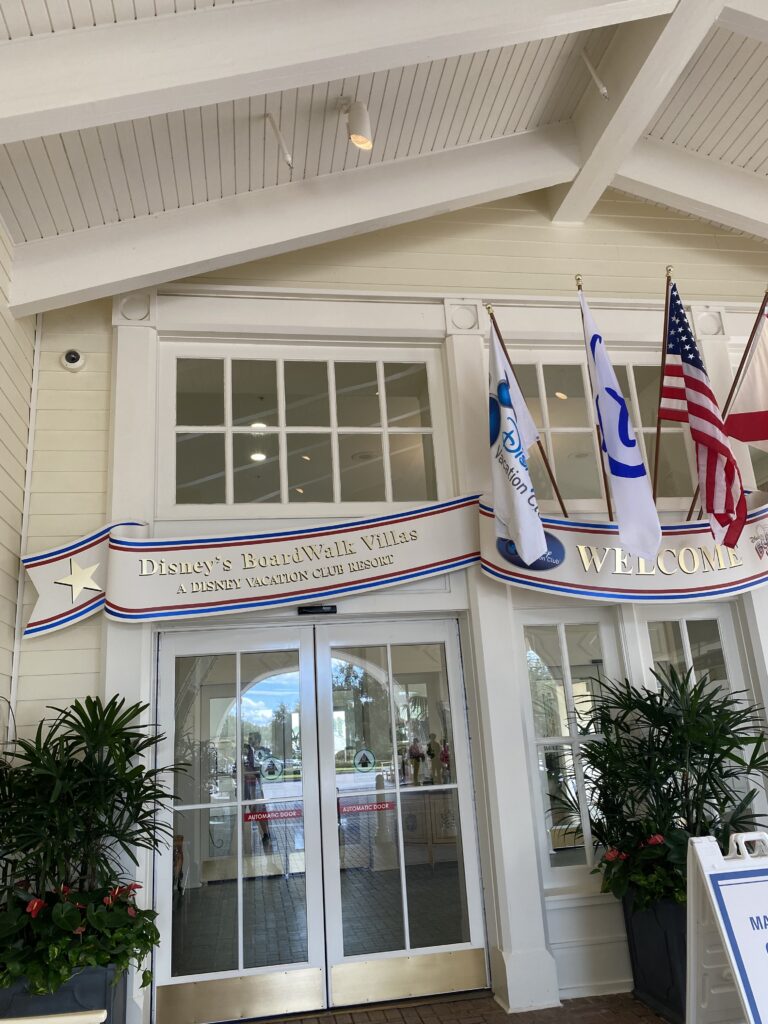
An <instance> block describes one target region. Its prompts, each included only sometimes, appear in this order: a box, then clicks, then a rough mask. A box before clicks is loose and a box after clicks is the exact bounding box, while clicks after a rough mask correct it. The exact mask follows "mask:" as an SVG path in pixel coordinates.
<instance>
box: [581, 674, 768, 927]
mask: <svg viewBox="0 0 768 1024" xmlns="http://www.w3.org/2000/svg"><path fill="white" fill-rule="evenodd" d="M653 674H654V676H655V677H656V680H657V682H658V689H648V688H645V687H643V688H640V689H638V688H636V687H633V686H631V685H630V683H629V682H628V681H627V680H624V681H623V682H615V681H614V682H612V681H608V682H606V681H605V680H603V681H601V683H600V685H599V687H595V694H594V695H590V698H589V701H590V705H591V706H590V707H589V709H588V712H587V714H586V716H585V717H586V721H585V723H584V727H583V731H584V733H586V734H593V735H595V736H596V737H599V738H595V739H594V740H592V741H590V742H587V743H585V744H584V745H583V747H582V760H583V768H584V778H585V783H586V788H587V793H588V795H589V804H590V806H589V817H590V823H591V827H592V834H593V837H594V840H595V844H596V846H597V847H599V848H602V850H603V851H604V852H603V854H602V858H601V860H600V862H599V864H598V867H597V868H596V870H597V871H599V872H601V873H602V876H603V878H602V891H603V892H611V893H613V895H614V896H616V897H618V898H621V897H623V896H624V895H625V894H626V893H628V892H631V894H632V896H633V900H634V905H635V907H637V908H638V909H641V908H643V907H647V906H649V905H650V904H652V903H654V902H656V901H657V900H662V899H671V900H674V901H676V902H678V903H684V902H685V899H686V862H687V848H688V840H689V839H690V838H691V837H692V836H714V837H715V838H716V839H717V841H718V843H719V845H720V847H721V849H722V850H723V851H724V852H725V851H727V848H728V843H729V840H730V837H731V835H732V834H733V833H734V832H745V831H752V830H754V829H755V828H757V827H760V825H761V815H760V814H758V813H757V812H756V811H755V809H754V802H755V798H756V797H757V794H758V790H757V788H755V786H754V782H755V780H756V779H757V778H758V777H760V776H764V775H765V773H766V771H767V770H768V752H767V751H766V749H765V736H764V732H763V728H762V720H761V709H760V708H759V707H758V706H756V705H754V704H751V703H749V702H748V701H747V700H746V695H745V694H744V693H733V692H731V691H729V690H728V689H726V688H725V687H723V686H719V685H715V684H712V683H710V681H709V677H708V675H706V674H704V675H702V676H701V677H700V678H699V679H696V678H695V677H694V675H693V672H692V670H690V669H689V670H688V671H687V672H686V673H685V674H684V675H681V674H680V673H679V672H677V671H676V670H675V669H674V668H673V667H671V668H669V669H668V670H666V671H659V672H654V673H653Z"/></svg>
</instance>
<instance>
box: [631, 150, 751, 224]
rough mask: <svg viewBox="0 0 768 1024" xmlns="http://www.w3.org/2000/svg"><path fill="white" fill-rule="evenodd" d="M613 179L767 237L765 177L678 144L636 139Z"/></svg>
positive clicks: (649, 196)
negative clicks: (709, 157) (634, 144)
mask: <svg viewBox="0 0 768 1024" xmlns="http://www.w3.org/2000/svg"><path fill="white" fill-rule="evenodd" d="M613 184H614V186H615V187H616V188H620V189H623V190H624V191H625V192H630V193H632V194H633V195H636V196H640V198H642V199H650V200H651V201H652V202H655V203H663V204H664V205H665V206H671V207H673V208H675V209H677V210H682V211H683V212H684V213H690V214H693V215H694V216H695V217H703V218H705V219H706V220H710V221H715V223H717V224H723V225H725V226H726V227H729V228H735V229H736V230H738V231H746V232H748V233H749V234H751V235H757V236H759V237H760V238H768V181H766V180H765V179H764V178H760V177H758V176H757V175H756V174H750V172H749V171H743V170H741V169H740V168H737V167H726V166H724V165H723V164H721V163H717V162H716V161H714V160H709V159H708V158H707V157H703V156H699V155H698V154H696V153H690V152H688V151H687V150H685V149H683V148H682V147H681V146H674V145H672V144H670V143H667V142H657V141H656V140H654V139H643V140H641V141H640V142H639V143H638V144H637V145H636V146H635V148H634V149H633V151H632V153H631V154H630V156H629V157H628V158H627V160H626V161H625V162H624V164H623V165H622V167H621V170H620V172H619V174H618V175H617V176H616V177H615V178H614V180H613Z"/></svg>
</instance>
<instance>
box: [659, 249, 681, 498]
mask: <svg viewBox="0 0 768 1024" xmlns="http://www.w3.org/2000/svg"><path fill="white" fill-rule="evenodd" d="M673 270H674V267H667V290H666V293H665V295H664V325H663V327H662V329H661V369H660V372H659V402H658V405H657V406H656V448H655V450H654V453H653V500H654V502H655V501H656V490H657V487H658V482H659V452H660V451H661V419H660V417H659V410H660V409H661V395H662V390H663V388H664V370H665V368H666V365H667V333H668V331H667V328H668V326H669V293H670V292H671V290H672V271H673ZM689 518H690V517H689Z"/></svg>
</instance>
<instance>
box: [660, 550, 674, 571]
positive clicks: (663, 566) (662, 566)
mask: <svg viewBox="0 0 768 1024" xmlns="http://www.w3.org/2000/svg"><path fill="white" fill-rule="evenodd" d="M667 554H669V555H672V557H673V558H674V556H675V552H674V551H673V550H672V548H662V549H661V551H660V552H659V553H658V555H656V566H657V568H658V570H659V572H663V573H664V575H665V576H674V574H675V570H674V569H668V568H667V564H666V562H665V561H664V555H667Z"/></svg>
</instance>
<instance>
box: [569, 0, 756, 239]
mask: <svg viewBox="0 0 768 1024" xmlns="http://www.w3.org/2000/svg"><path fill="white" fill-rule="evenodd" d="M762 2H765V0H762ZM722 7H723V0H680V2H679V3H678V5H677V7H676V8H675V11H674V13H673V14H672V15H671V16H670V17H669V18H663V17H661V18H654V19H652V20H649V21H646V22H641V23H640V24H637V25H624V26H622V27H621V28H620V29H619V30H618V32H617V33H616V37H615V38H614V40H613V43H612V44H611V46H610V48H609V50H608V52H607V54H606V55H605V57H604V59H603V60H602V61H601V63H600V67H599V69H598V70H599V75H600V78H601V79H602V80H603V82H604V83H605V85H606V86H607V87H608V94H609V99H608V100H607V101H606V100H604V99H603V98H602V97H601V96H600V94H599V93H598V91H597V89H592V88H589V89H588V90H587V92H586V94H585V97H584V100H583V101H582V103H581V104H580V105H579V109H578V111H577V113H576V118H575V125H576V132H577V135H578V138H579V145H580V148H581V152H582V154H583V158H584V159H583V164H582V167H581V170H580V171H579V173H578V174H577V175H576V178H575V179H574V181H573V183H572V184H571V185H570V186H569V187H568V188H567V189H563V190H561V191H560V192H559V193H555V195H554V197H553V211H554V212H553V219H554V220H555V221H559V222H561V223H567V222H580V221H584V220H586V218H587V217H588V216H589V213H590V211H591V210H592V208H593V206H594V205H595V203H596V202H597V201H598V199H599V198H600V196H601V195H602V194H603V192H604V191H605V189H606V188H607V187H608V186H609V185H610V183H611V180H612V179H613V176H614V174H616V172H617V171H618V169H619V167H620V166H621V165H622V163H623V161H624V160H625V159H626V157H627V156H628V154H629V153H630V152H631V150H632V147H633V146H634V145H635V143H636V142H637V140H638V139H639V138H640V137H641V136H642V134H643V132H644V131H645V129H646V127H647V126H648V124H649V122H650V121H651V119H652V117H653V115H654V114H655V113H656V111H657V110H658V108H659V107H660V106H661V104H662V102H663V101H664V99H665V98H666V96H667V95H668V94H669V92H670V90H671V89H672V87H673V86H674V84H675V82H676V81H677V78H678V76H679V75H680V74H681V73H682V71H683V70H684V69H685V67H686V65H687V64H688V61H689V60H690V59H691V57H692V56H693V55H694V54H695V52H696V50H697V49H698V47H699V45H700V44H701V42H702V41H703V40H704V39H705V38H706V36H707V33H708V32H709V31H710V29H711V28H712V26H713V25H714V24H715V22H716V20H717V17H718V15H719V14H720V12H721V10H722Z"/></svg>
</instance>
